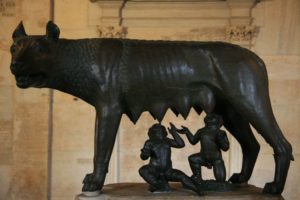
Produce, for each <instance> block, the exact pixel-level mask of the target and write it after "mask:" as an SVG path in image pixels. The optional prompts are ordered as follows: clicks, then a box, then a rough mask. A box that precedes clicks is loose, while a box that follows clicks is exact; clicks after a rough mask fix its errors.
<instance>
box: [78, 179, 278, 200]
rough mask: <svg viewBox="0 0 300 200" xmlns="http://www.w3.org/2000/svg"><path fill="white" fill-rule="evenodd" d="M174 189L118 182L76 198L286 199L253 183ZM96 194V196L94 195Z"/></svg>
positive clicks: (105, 199)
mask: <svg viewBox="0 0 300 200" xmlns="http://www.w3.org/2000/svg"><path fill="white" fill-rule="evenodd" d="M170 186H171V188H172V191H171V192H167V193H151V192H149V191H148V187H149V185H148V184H146V183H117V184H109V185H106V186H104V187H103V190H102V191H101V194H97V193H84V194H80V195H78V196H76V197H75V200H112V199H113V200H136V199H144V200H151V199H153V200H154V199H155V200H178V199H185V200H196V199H197V200H199V199H201V200H209V199H210V200H211V199H214V200H256V199H259V200H284V198H283V197H282V196H280V195H278V196H275V195H267V194H263V193H262V189H261V188H258V187H255V186H253V185H245V186H239V187H237V189H235V190H233V191H229V192H228V191H227V192H216V191H209V192H204V195H203V196H201V197H199V196H198V195H197V194H196V193H194V192H193V191H190V190H187V189H184V188H182V185H181V184H179V183H171V184H170ZM93 194H95V196H92V195H93Z"/></svg>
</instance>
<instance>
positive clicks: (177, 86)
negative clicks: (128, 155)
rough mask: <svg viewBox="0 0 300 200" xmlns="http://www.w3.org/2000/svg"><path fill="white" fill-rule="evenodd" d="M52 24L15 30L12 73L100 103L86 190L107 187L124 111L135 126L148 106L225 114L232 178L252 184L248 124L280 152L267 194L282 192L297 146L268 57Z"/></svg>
mask: <svg viewBox="0 0 300 200" xmlns="http://www.w3.org/2000/svg"><path fill="white" fill-rule="evenodd" d="M59 33H60V31H59V28H58V26H57V25H56V24H54V23H53V22H51V21H50V22H48V24H47V28H46V35H39V36H30V35H27V34H26V32H25V29H24V27H23V24H22V23H20V24H19V25H18V26H17V28H16V29H15V31H14V33H13V44H12V46H11V54H12V59H11V66H10V68H11V72H12V73H13V74H14V75H15V78H16V84H17V86H18V87H20V88H28V87H36V88H44V87H46V88H53V89H57V90H60V91H62V92H66V93H69V94H72V95H74V96H76V97H79V98H81V99H83V100H84V101H86V102H87V103H89V104H91V105H92V106H94V107H95V110H96V116H97V118H96V128H95V154H94V170H93V172H92V173H91V174H88V175H87V176H86V177H85V179H84V186H83V191H96V190H101V189H102V186H103V184H104V180H105V177H106V173H107V170H108V165H109V161H110V157H111V153H112V149H113V146H114V142H115V138H116V134H117V129H118V127H119V123H120V120H121V116H122V114H127V115H128V116H129V118H130V119H131V120H132V122H134V123H136V121H137V120H138V118H139V116H140V115H141V113H142V112H144V111H149V112H150V113H151V115H152V116H153V117H154V118H156V119H157V120H158V121H161V120H162V119H163V117H164V115H165V113H166V111H167V109H168V108H170V109H171V110H172V111H173V112H174V113H175V114H177V115H178V114H181V115H182V116H183V117H184V118H186V117H187V115H188V113H189V110H190V109H191V107H194V109H195V110H196V111H197V112H198V113H199V114H200V113H201V112H202V111H204V112H205V113H207V114H209V113H212V112H213V113H216V114H218V115H220V116H222V118H223V120H224V126H225V128H226V129H227V130H228V131H229V132H230V133H231V134H232V135H233V136H234V137H235V138H236V139H237V141H238V142H239V143H240V145H241V147H242V151H243V164H242V169H241V172H240V173H238V174H233V175H232V176H231V178H230V181H231V182H233V183H246V182H247V181H248V180H249V178H250V176H251V174H252V171H253V167H254V164H255V162H256V158H257V155H258V153H259V149H260V147H259V144H258V142H257V141H256V139H255V137H254V135H253V133H252V131H251V129H250V124H251V125H252V126H253V127H254V128H255V129H256V130H257V131H258V132H259V133H260V134H261V135H262V136H263V138H264V139H265V140H266V141H267V142H268V143H269V144H270V145H271V147H272V148H273V150H274V158H275V164H276V169H275V177H274V181H273V182H271V183H267V184H266V185H265V187H264V192H266V193H271V194H280V193H281V192H282V191H283V188H284V184H285V181H286V177H287V173H288V169H289V166H290V160H292V159H293V155H292V147H291V145H290V143H289V142H288V141H287V140H286V138H285V137H284V136H283V134H282V132H281V130H280V128H279V126H278V124H277V122H276V120H275V117H274V114H273V111H272V108H271V103H270V98H269V91H268V77H267V71H266V67H265V65H264V62H263V61H262V60H261V59H260V58H259V57H258V56H257V55H256V54H254V53H253V52H251V51H249V50H247V49H244V48H242V47H239V46H237V45H233V44H229V43H223V42H184V41H146V40H130V39H79V40H70V39H59Z"/></svg>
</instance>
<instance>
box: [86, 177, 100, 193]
mask: <svg viewBox="0 0 300 200" xmlns="http://www.w3.org/2000/svg"><path fill="white" fill-rule="evenodd" d="M101 188H102V184H101V183H100V182H99V180H97V178H96V177H95V176H94V174H87V175H86V176H85V178H84V179H83V187H82V191H83V192H95V191H100V190H101Z"/></svg>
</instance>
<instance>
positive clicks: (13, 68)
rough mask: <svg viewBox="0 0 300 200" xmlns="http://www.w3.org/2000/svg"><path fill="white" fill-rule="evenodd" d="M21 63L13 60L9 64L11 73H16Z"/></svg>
mask: <svg viewBox="0 0 300 200" xmlns="http://www.w3.org/2000/svg"><path fill="white" fill-rule="evenodd" d="M21 65H22V64H21V63H20V62H17V61H13V62H12V63H11V65H10V70H11V73H13V74H16V72H17V70H18V69H20V67H21Z"/></svg>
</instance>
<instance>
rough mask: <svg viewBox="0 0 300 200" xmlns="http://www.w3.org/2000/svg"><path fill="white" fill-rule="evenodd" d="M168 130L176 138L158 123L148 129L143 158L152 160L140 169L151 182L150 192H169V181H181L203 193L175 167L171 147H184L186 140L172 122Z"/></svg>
mask: <svg viewBox="0 0 300 200" xmlns="http://www.w3.org/2000/svg"><path fill="white" fill-rule="evenodd" d="M170 126H171V128H168V131H169V132H170V133H171V135H172V136H173V138H174V139H170V138H168V137H167V135H168V132H167V130H166V128H165V127H164V126H163V125H161V124H159V123H157V124H154V125H153V126H152V127H151V128H150V129H149V131H148V136H149V139H148V140H147V141H146V142H145V144H144V147H143V148H142V150H141V155H140V156H141V159H142V160H147V159H148V158H150V162H149V164H147V165H144V166H142V167H141V168H140V169H139V173H140V175H141V176H142V177H143V178H144V180H145V181H146V182H147V183H149V184H150V187H149V191H150V192H169V191H171V188H170V185H169V184H168V182H169V181H172V182H181V183H182V184H183V186H185V188H188V189H191V190H193V191H194V192H196V193H197V194H199V195H201V194H202V193H201V189H200V187H197V185H196V184H194V183H193V181H192V179H190V177H188V176H187V175H186V174H185V173H183V172H182V171H180V170H178V169H173V166H172V160H171V147H173V148H183V147H184V146H185V144H184V141H183V140H182V139H181V137H180V136H179V135H178V133H177V132H176V128H175V126H174V125H173V124H172V123H170Z"/></svg>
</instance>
